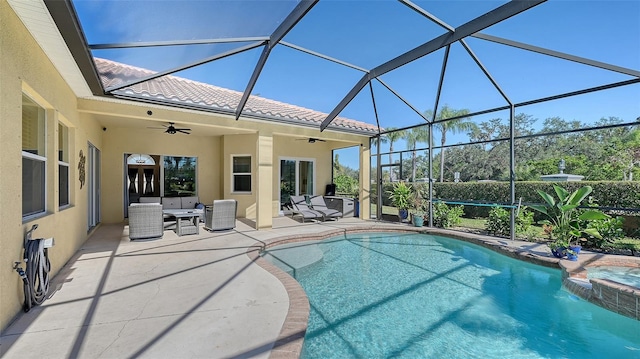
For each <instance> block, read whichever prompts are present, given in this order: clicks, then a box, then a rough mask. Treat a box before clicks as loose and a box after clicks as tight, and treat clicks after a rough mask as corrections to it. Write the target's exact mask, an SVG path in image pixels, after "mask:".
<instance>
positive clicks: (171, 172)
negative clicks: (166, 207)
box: [139, 156, 197, 197]
mask: <svg viewBox="0 0 640 359" xmlns="http://www.w3.org/2000/svg"><path fill="white" fill-rule="evenodd" d="M196 165H197V158H196V157H180V156H164V196H165V197H180V196H195V195H196V194H197V192H196ZM152 175H153V171H151V172H144V179H145V183H147V184H150V183H153V182H152ZM145 188H146V189H147V190H150V191H151V192H153V189H152V187H151V186H150V185H149V186H148V185H145V186H142V187H141V188H140V189H139V190H144V189H145Z"/></svg>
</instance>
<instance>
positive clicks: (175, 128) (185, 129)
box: [173, 127, 191, 131]
mask: <svg viewBox="0 0 640 359" xmlns="http://www.w3.org/2000/svg"><path fill="white" fill-rule="evenodd" d="M173 129H174V130H176V131H191V129H190V128H178V127H174V128H173Z"/></svg>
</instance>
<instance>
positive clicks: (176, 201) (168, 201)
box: [162, 197, 193, 209]
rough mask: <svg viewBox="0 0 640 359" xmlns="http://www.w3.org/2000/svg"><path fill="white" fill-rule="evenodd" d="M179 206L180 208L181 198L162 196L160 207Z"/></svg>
mask: <svg viewBox="0 0 640 359" xmlns="http://www.w3.org/2000/svg"><path fill="white" fill-rule="evenodd" d="M181 208H182V200H180V197H162V209H181ZM191 208H193V207H191Z"/></svg>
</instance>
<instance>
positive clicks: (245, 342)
mask: <svg viewBox="0 0 640 359" xmlns="http://www.w3.org/2000/svg"><path fill="white" fill-rule="evenodd" d="M369 229H370V230H388V229H391V230H428V231H430V232H434V234H446V235H452V236H454V237H458V238H460V239H465V240H469V241H471V242H475V243H480V244H482V245H484V246H487V247H495V248H496V249H497V248H498V247H499V248H501V249H500V250H499V251H501V252H503V253H506V254H510V255H511V256H514V257H517V258H519V259H523V260H528V261H532V262H536V263H538V264H545V265H549V266H554V267H557V266H558V265H559V264H560V265H562V266H564V267H569V268H567V269H568V270H569V272H575V273H576V274H578V275H579V274H580V272H581V270H582V269H583V268H582V266H583V265H584V264H587V263H591V264H593V263H594V262H598V261H605V260H608V258H614V259H615V260H616V261H617V260H619V259H621V258H620V257H619V256H608V255H602V254H597V255H595V254H587V253H585V255H581V258H580V260H579V262H568V261H566V260H563V261H562V262H560V260H558V259H556V258H552V257H551V254H550V251H549V249H548V247H547V246H546V245H545V244H542V243H531V242H521V241H510V240H506V239H502V238H494V237H486V236H479V235H473V234H467V233H460V232H458V233H454V232H451V231H446V230H438V229H427V228H415V227H411V226H409V225H407V224H399V223H389V222H376V221H362V220H359V219H357V218H344V219H341V220H339V221H329V222H321V223H300V222H298V221H295V220H292V219H291V218H288V217H279V218H275V219H274V224H273V229H271V230H261V231H256V230H255V229H253V228H252V227H251V226H250V223H249V222H247V221H246V220H238V221H237V227H236V228H235V229H234V230H230V231H220V232H213V233H212V232H207V231H205V230H203V229H202V227H201V229H200V234H198V235H187V236H182V237H178V236H177V235H176V234H175V233H174V232H173V231H171V230H166V231H165V232H164V236H163V238H161V239H154V240H138V241H130V240H129V238H128V229H127V226H126V225H124V224H109V225H102V226H100V227H99V228H98V229H97V230H96V231H95V232H94V233H93V234H92V235H91V236H90V238H89V240H87V242H86V243H85V244H84V245H83V246H82V247H81V248H80V250H79V251H78V252H77V253H76V255H74V257H73V258H71V259H70V260H69V262H68V263H67V265H66V266H65V267H63V268H62V269H61V271H60V272H59V273H58V274H57V275H56V276H55V277H54V278H53V280H52V283H51V288H50V295H51V297H50V298H49V299H47V300H46V301H45V302H44V303H43V305H42V306H38V307H34V308H33V309H32V310H31V311H30V312H28V313H21V314H19V315H18V316H17V317H16V320H15V321H14V322H13V323H12V324H11V325H10V326H9V327H8V328H7V329H6V330H5V331H4V332H3V333H2V336H1V337H0V356H1V357H3V358H133V357H136V358H137V357H140V358H249V357H251V358H269V357H271V358H297V357H298V356H299V353H300V349H301V345H302V340H301V338H303V336H304V331H305V330H306V318H307V315H308V302H307V300H306V296H305V295H304V292H303V291H301V289H298V290H297V292H296V289H295V288H294V291H292V290H291V288H292V287H296V286H297V282H295V280H294V279H292V278H291V277H289V276H287V275H286V274H283V273H284V272H282V273H281V274H277V273H276V274H275V275H274V274H272V273H270V272H269V271H267V270H265V269H263V267H261V266H260V265H258V264H257V263H256V262H254V260H256V257H257V255H256V252H255V250H257V249H259V248H260V247H262V246H263V245H264V244H265V243H270V242H273V241H276V240H279V239H281V238H287V239H288V240H289V241H296V240H297V239H298V238H299V239H303V238H305V237H307V238H310V237H315V239H322V237H323V236H325V237H326V236H329V235H336V234H339V233H342V232H344V230H369ZM452 233H453V234H452ZM52 250H55V247H54V248H53V249H52ZM248 250H254V251H253V252H249V253H248ZM248 254H249V255H248ZM629 260H630V262H632V263H631V265H634V266H640V258H625V261H629ZM258 263H259V262H258ZM291 283H294V284H293V285H292V284H291ZM298 287H299V286H298ZM305 305H306V306H305ZM305 308H306V309H305ZM292 311H293V314H294V315H293V316H292ZM305 311H306V312H305ZM303 312H305V313H303ZM296 313H298V315H297V316H296ZM285 319H286V322H287V324H285ZM292 319H293V320H292ZM296 321H297V323H296ZM283 333H284V334H283ZM283 335H284V337H286V338H292V339H293V340H292V341H287V340H282V338H283ZM293 341H295V343H293V344H294V345H292V346H288V344H291V342H293ZM287 342H289V343H287Z"/></svg>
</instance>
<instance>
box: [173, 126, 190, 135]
mask: <svg viewBox="0 0 640 359" xmlns="http://www.w3.org/2000/svg"><path fill="white" fill-rule="evenodd" d="M185 130H191V129H190V128H176V132H182V133H184V134H187V135H190V134H191V132H187V131H185Z"/></svg>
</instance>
